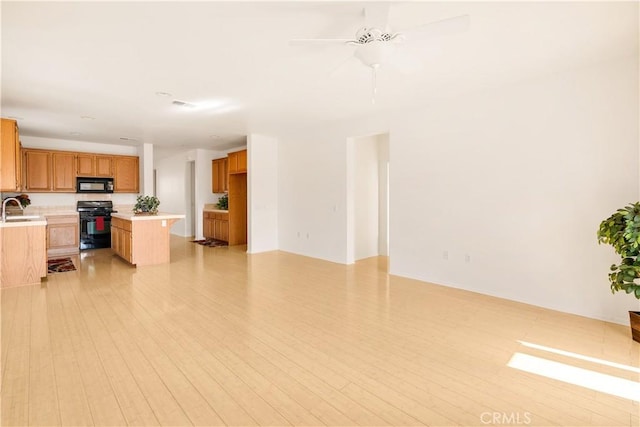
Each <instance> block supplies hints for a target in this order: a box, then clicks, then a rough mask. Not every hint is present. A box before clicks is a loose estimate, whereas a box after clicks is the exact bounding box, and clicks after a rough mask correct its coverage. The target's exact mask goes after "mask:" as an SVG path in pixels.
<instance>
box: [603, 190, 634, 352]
mask: <svg viewBox="0 0 640 427" xmlns="http://www.w3.org/2000/svg"><path fill="white" fill-rule="evenodd" d="M598 243H606V244H609V245H611V246H613V249H614V250H615V251H616V253H617V254H618V255H620V263H619V264H613V265H612V266H611V272H610V273H609V282H610V285H611V292H612V293H615V292H618V291H625V292H626V293H627V294H631V295H633V296H635V297H636V298H637V299H639V300H640V283H639V282H640V256H639V255H640V202H636V203H631V204H629V205H628V206H625V207H624V208H621V209H618V210H617V211H616V212H615V213H614V214H613V215H611V216H610V217H609V218H607V219H605V220H604V221H602V222H601V223H600V228H599V229H598ZM629 318H630V321H631V334H632V336H633V339H634V341H638V342H640V312H638V311H630V312H629Z"/></svg>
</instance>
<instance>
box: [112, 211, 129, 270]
mask: <svg viewBox="0 0 640 427" xmlns="http://www.w3.org/2000/svg"><path fill="white" fill-rule="evenodd" d="M132 228H133V226H132V224H131V221H126V220H124V219H121V218H114V217H111V249H112V250H113V251H114V252H115V253H116V255H118V256H120V257H121V258H123V259H124V260H125V261H127V262H128V263H130V264H133V256H132V250H131V249H132Z"/></svg>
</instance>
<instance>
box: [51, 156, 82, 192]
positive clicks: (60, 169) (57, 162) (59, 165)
mask: <svg viewBox="0 0 640 427" xmlns="http://www.w3.org/2000/svg"><path fill="white" fill-rule="evenodd" d="M75 161H76V156H75V154H74V153H65V152H55V151H53V152H52V153H51V165H52V172H53V173H52V179H51V190H52V191H60V192H65V193H75V191H76V169H75Z"/></svg>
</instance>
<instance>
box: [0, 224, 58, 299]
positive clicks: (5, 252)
mask: <svg viewBox="0 0 640 427" xmlns="http://www.w3.org/2000/svg"><path fill="white" fill-rule="evenodd" d="M46 241H47V237H46V226H45V225H44V224H42V225H27V226H23V227H0V287H2V288H5V287H10V286H22V285H33V284H36V283H40V279H41V278H43V277H46V275H47V243H46Z"/></svg>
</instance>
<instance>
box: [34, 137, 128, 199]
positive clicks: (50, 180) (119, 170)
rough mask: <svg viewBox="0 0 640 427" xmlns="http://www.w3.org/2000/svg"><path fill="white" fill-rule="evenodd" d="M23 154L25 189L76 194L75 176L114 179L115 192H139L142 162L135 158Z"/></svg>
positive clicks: (43, 153)
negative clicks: (140, 165)
mask: <svg viewBox="0 0 640 427" xmlns="http://www.w3.org/2000/svg"><path fill="white" fill-rule="evenodd" d="M22 152H23V170H24V190H25V191H33V192H48V191H52V192H59V193H75V192H76V177H78V176H100V177H113V178H114V191H115V192H119V193H138V192H139V189H140V186H139V174H140V170H139V161H138V157H136V156H110V155H106V154H92V153H76V152H71V151H51V150H36V149H31V148H26V149H24V150H22Z"/></svg>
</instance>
